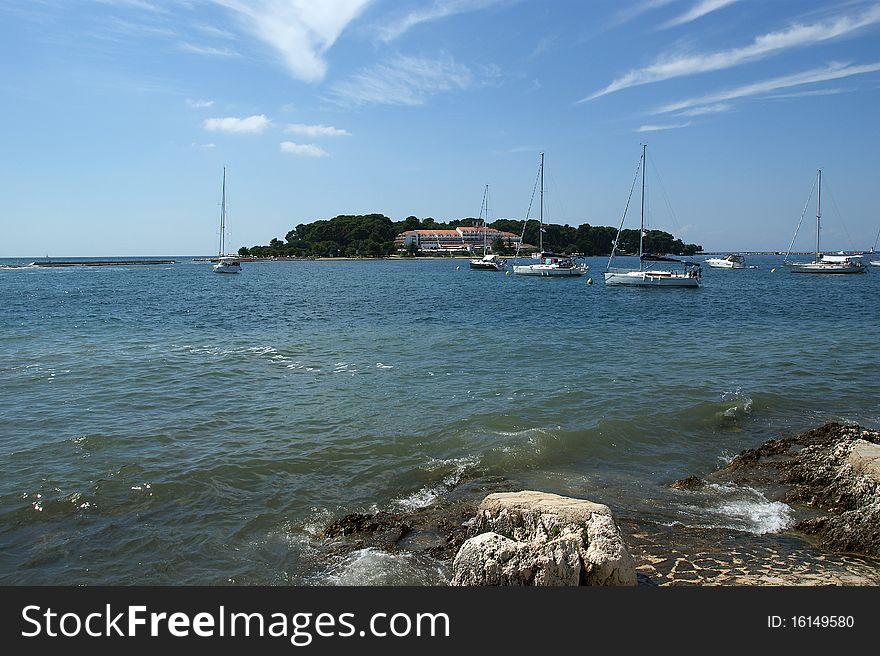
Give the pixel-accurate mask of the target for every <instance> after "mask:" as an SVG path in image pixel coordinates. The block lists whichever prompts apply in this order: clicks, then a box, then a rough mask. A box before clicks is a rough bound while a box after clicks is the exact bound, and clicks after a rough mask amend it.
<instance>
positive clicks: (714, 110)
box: [678, 103, 732, 116]
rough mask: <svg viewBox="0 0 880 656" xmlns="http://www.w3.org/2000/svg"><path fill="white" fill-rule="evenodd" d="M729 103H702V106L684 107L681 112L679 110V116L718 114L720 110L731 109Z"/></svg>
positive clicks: (726, 110)
mask: <svg viewBox="0 0 880 656" xmlns="http://www.w3.org/2000/svg"><path fill="white" fill-rule="evenodd" d="M731 107H732V106H731V105H728V104H727V103H716V104H714V105H704V106H702V107H694V108H693V109H686V110H685V111H683V112H679V113H678V115H679V116H705V115H706V114H720V113H722V112H728V111H730V110H731Z"/></svg>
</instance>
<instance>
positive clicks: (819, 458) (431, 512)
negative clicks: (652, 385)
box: [323, 424, 880, 585]
mask: <svg viewBox="0 0 880 656" xmlns="http://www.w3.org/2000/svg"><path fill="white" fill-rule="evenodd" d="M719 484H732V485H739V486H750V487H753V488H756V489H761V490H762V491H763V493H764V494H765V495H766V496H767V497H768V498H771V499H774V500H778V501H781V502H784V503H786V504H790V505H791V506H792V507H793V508H794V509H795V510H796V515H795V522H794V523H793V524H792V525H791V526H789V527H787V528H786V529H785V530H783V531H781V532H777V533H772V534H766V535H755V534H745V533H742V532H738V531H734V530H729V529H719V528H699V527H694V526H684V525H673V526H668V525H663V524H658V523H656V522H652V521H650V520H649V519H646V518H644V517H632V516H628V515H625V514H623V515H621V516H619V517H618V516H615V515H614V514H612V510H613V509H614V500H613V499H607V498H602V491H601V490H597V491H596V494H595V495H593V494H590V496H591V497H594V498H590V499H589V500H587V499H570V498H566V497H558V496H557V495H549V494H546V493H541V492H534V491H532V492H523V491H522V486H521V485H520V484H518V483H517V482H515V481H511V480H508V479H504V478H499V477H480V476H476V477H474V478H472V479H471V480H468V481H465V482H463V483H461V484H460V485H458V486H457V487H456V488H454V489H453V490H451V491H450V492H449V493H448V494H446V495H444V496H443V497H441V498H438V499H436V500H435V501H434V502H433V503H432V504H430V505H429V506H426V507H424V508H419V509H416V510H413V511H410V512H379V513H373V514H360V513H355V514H350V515H347V516H345V517H342V518H340V519H338V520H336V521H334V522H332V523H331V524H330V525H329V526H327V527H326V530H325V531H324V534H323V549H324V551H325V553H326V554H327V555H328V557H334V556H344V555H346V554H349V553H351V552H353V551H356V550H359V549H364V548H374V549H378V550H382V551H385V552H388V553H412V554H415V555H417V556H420V557H424V558H426V559H431V560H432V562H436V563H439V564H440V566H441V567H443V568H444V569H445V571H446V578H447V580H449V581H450V582H451V583H452V584H460V585H536V584H537V585H631V584H634V583H636V582H637V583H638V584H639V585H688V584H689V585H880V560H876V559H877V558H880V432H878V431H871V430H866V429H862V428H860V427H858V426H853V425H841V424H826V425H824V426H822V427H820V428H817V429H815V430H811V431H807V432H805V433H801V434H798V435H794V436H789V437H782V438H780V439H776V440H770V441H768V442H765V443H764V444H762V445H760V446H759V447H757V448H754V449H747V450H745V451H743V452H741V453H740V454H739V455H737V456H736V457H735V458H734V459H733V460H732V461H730V462H729V463H728V464H727V465H726V466H724V467H722V468H720V469H718V470H717V471H714V472H709V473H701V474H695V475H693V476H689V477H687V478H685V479H681V480H678V481H674V482H671V483H670V487H671V488H672V489H674V490H676V491H679V492H680V493H681V494H684V495H687V494H696V493H698V492H699V490H700V489H702V488H705V487H706V486H711V485H719ZM604 504H607V506H606V505H604ZM609 506H610V508H609ZM463 547H464V548H463Z"/></svg>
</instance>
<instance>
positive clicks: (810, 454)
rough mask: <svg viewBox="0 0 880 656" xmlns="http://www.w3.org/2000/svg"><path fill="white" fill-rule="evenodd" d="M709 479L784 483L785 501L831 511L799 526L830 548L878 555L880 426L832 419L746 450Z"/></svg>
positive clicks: (879, 535) (797, 527)
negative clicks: (812, 428) (871, 427)
mask: <svg viewBox="0 0 880 656" xmlns="http://www.w3.org/2000/svg"><path fill="white" fill-rule="evenodd" d="M709 478H710V479H711V480H732V481H734V482H737V483H759V484H774V483H775V484H782V485H784V486H785V487H786V492H785V495H784V499H785V501H786V503H789V504H793V505H803V506H807V507H809V508H813V509H816V510H819V511H822V512H824V513H827V514H825V515H822V516H819V517H811V518H808V519H804V520H801V521H800V522H798V523H797V524H795V526H794V529H795V530H797V531H801V532H803V533H806V534H808V535H812V536H814V537H815V538H817V539H818V541H819V545H820V546H822V547H823V548H826V549H830V550H833V551H839V552H845V553H856V554H862V555H867V556H872V557H880V431H872V430H867V429H863V428H861V427H859V426H857V425H846V424H837V423H828V424H825V425H824V426H821V427H819V428H817V429H814V430H811V431H806V432H804V433H800V434H798V435H794V436H791V437H786V438H783V439H779V440H771V441H769V442H765V443H764V444H762V445H761V446H760V447H758V448H757V449H748V450H746V451H743V452H742V453H741V454H739V455H738V456H737V457H736V458H734V459H733V460H732V461H731V462H730V464H728V465H727V466H726V467H723V468H722V469H720V470H719V471H717V472H715V473H714V474H712V475H711V476H710V477H709Z"/></svg>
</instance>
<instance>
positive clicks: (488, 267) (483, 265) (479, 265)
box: [471, 255, 504, 271]
mask: <svg viewBox="0 0 880 656" xmlns="http://www.w3.org/2000/svg"><path fill="white" fill-rule="evenodd" d="M471 269H474V270H476V271H501V270H503V269H504V260H502V259H501V258H500V257H498V256H497V255H487V256H485V257H483V258H482V259H478V260H471Z"/></svg>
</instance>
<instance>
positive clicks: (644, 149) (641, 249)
mask: <svg viewBox="0 0 880 656" xmlns="http://www.w3.org/2000/svg"><path fill="white" fill-rule="evenodd" d="M647 150H648V144H642V219H641V225H640V226H639V270H640V271H641V269H642V268H643V267H642V255H643V254H644V247H643V241H644V239H645V165H646V164H647V162H646V158H645V155H646V153H647Z"/></svg>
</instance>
